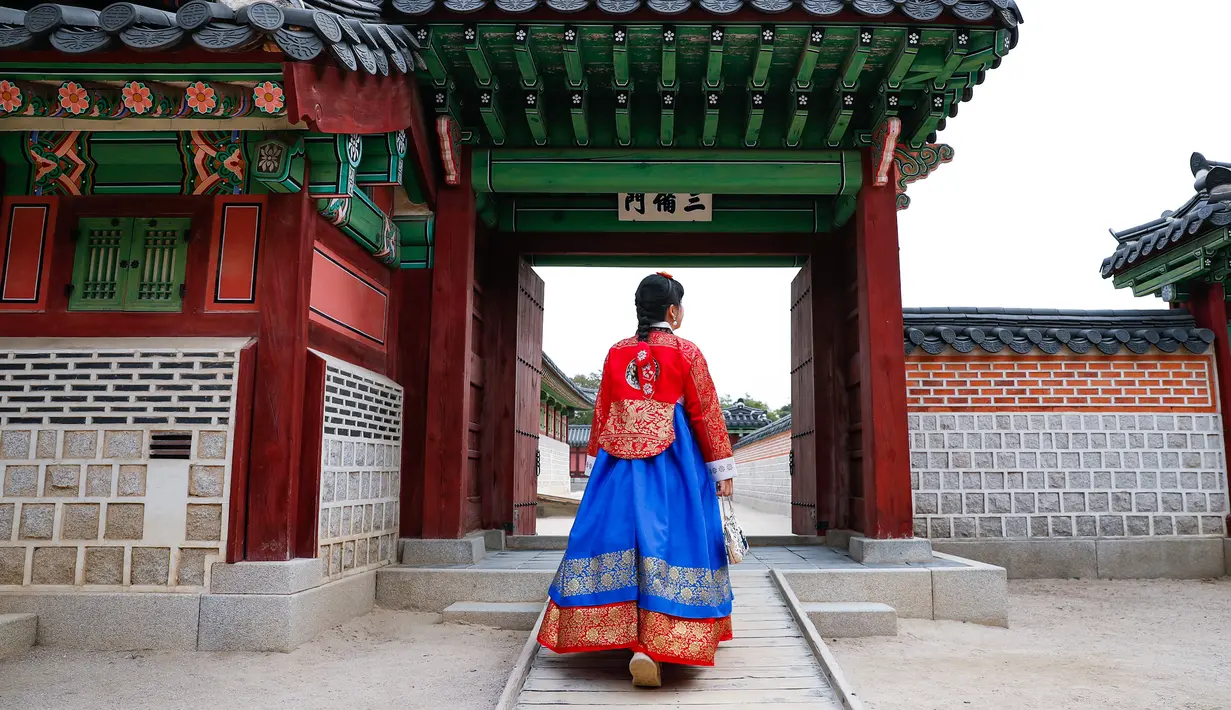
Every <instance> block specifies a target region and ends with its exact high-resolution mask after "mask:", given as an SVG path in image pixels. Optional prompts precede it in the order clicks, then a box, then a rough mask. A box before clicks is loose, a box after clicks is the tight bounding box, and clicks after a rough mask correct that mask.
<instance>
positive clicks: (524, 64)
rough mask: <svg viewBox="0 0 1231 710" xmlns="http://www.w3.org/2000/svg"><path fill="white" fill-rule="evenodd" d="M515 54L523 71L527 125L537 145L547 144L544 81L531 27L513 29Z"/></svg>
mask: <svg viewBox="0 0 1231 710" xmlns="http://www.w3.org/2000/svg"><path fill="white" fill-rule="evenodd" d="M513 54H514V55H515V56H516V57H517V68H518V71H520V72H521V88H522V97H523V100H524V101H525V106H524V108H525V111H526V125H527V126H528V127H529V128H530V135H531V136H533V137H534V144H535V145H547V122H546V121H545V120H544V119H543V81H542V79H540V78H539V70H538V67H537V66H536V65H535V62H534V50H533V48H532V47H531V34H530V28H529V27H528V26H526V25H518V26H517V27H515V28H514V29H513Z"/></svg>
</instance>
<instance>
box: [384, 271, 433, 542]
mask: <svg viewBox="0 0 1231 710" xmlns="http://www.w3.org/2000/svg"><path fill="white" fill-rule="evenodd" d="M393 283H394V285H393V300H394V301H395V302H396V303H398V304H400V306H399V307H400V311H399V318H398V320H399V322H398V326H397V333H398V335H397V340H395V341H391V342H393V343H396V350H397V354H396V357H395V360H396V363H397V375H395V376H394V378H393V379H394V380H396V381H397V383H398V384H400V385H401V386H402V408H403V414H402V489H401V494H402V497H401V506H400V507H401V526H400V527H401V535H402V537H421V536H422V535H423V516H424V503H423V501H424V498H423V484H424V471H425V469H424V456H425V447H426V442H427V440H426V436H427V424H428V413H427V389H428V386H427V385H428V361H429V354H430V352H431V349H430V346H431V338H430V330H431V319H432V272H431V271H430V270H428V269H411V270H403V271H399V272H398V273H397V274H396V275H395V276H394V282H393Z"/></svg>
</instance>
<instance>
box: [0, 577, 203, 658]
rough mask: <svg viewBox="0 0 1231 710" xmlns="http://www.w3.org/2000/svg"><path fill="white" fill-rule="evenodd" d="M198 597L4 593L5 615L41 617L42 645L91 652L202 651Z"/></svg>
mask: <svg viewBox="0 0 1231 710" xmlns="http://www.w3.org/2000/svg"><path fill="white" fill-rule="evenodd" d="M200 599H201V595H199V594H160V593H124V592H78V591H73V592H47V591H38V592H0V614H34V615H36V616H37V617H38V644H39V645H40V646H60V647H63V648H76V649H84V650H91V651H139V650H147V649H161V650H177V651H191V650H193V649H195V648H196V647H197V615H198V613H199V611H200Z"/></svg>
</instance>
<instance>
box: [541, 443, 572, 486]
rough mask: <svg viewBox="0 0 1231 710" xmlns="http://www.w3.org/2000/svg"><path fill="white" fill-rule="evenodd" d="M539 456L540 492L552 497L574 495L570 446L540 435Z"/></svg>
mask: <svg viewBox="0 0 1231 710" xmlns="http://www.w3.org/2000/svg"><path fill="white" fill-rule="evenodd" d="M538 456H539V470H538V477H537V479H536V485H537V486H538V492H539V493H543V494H545V495H551V496H568V495H569V494H570V493H572V484H571V483H570V479H569V472H568V464H569V448H568V444H567V443H565V442H563V441H557V440H556V439H553V438H551V437H550V436H546V435H544V434H540V435H539V449H538Z"/></svg>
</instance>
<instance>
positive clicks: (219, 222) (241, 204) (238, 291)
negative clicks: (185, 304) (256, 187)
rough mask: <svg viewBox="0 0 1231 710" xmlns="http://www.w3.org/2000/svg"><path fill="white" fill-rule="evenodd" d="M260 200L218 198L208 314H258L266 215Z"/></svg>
mask: <svg viewBox="0 0 1231 710" xmlns="http://www.w3.org/2000/svg"><path fill="white" fill-rule="evenodd" d="M264 208H265V200H264V199H263V198H261V197H218V198H215V207H214V224H213V228H212V229H211V234H210V247H209V279H208V282H207V289H208V291H207V293H206V296H205V310H206V311H211V312H255V311H257V310H258V308H257V299H256V293H257V290H256V279H257V254H258V253H260V246H261V229H262V223H263V219H264V212H265V209H264Z"/></svg>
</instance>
